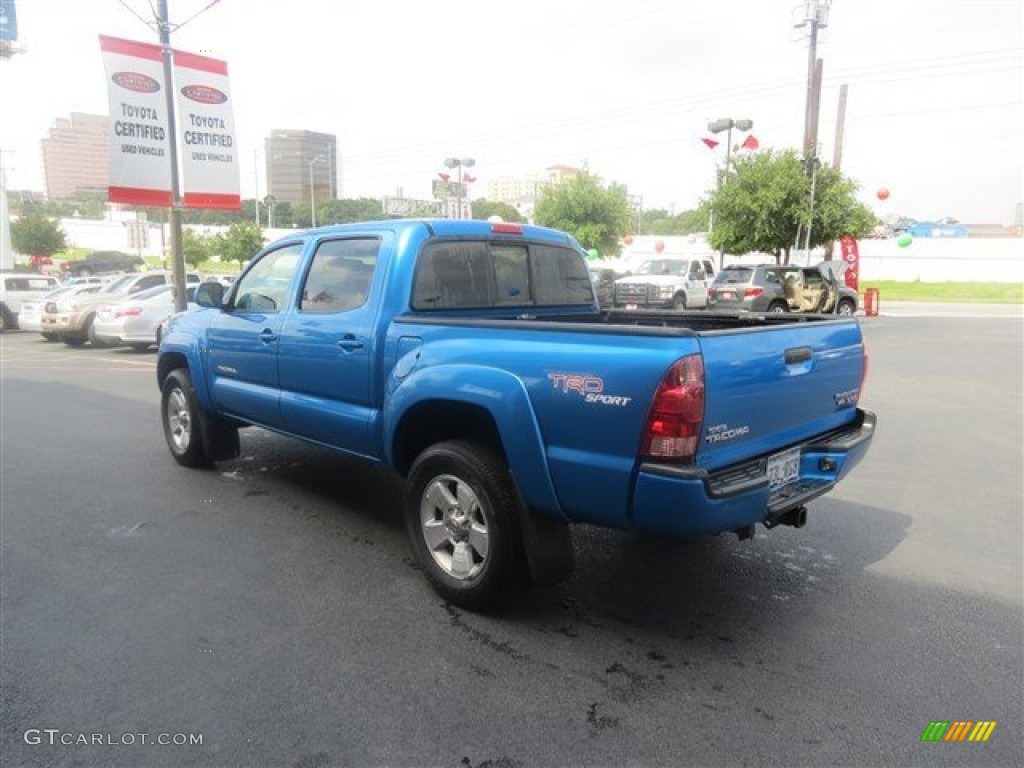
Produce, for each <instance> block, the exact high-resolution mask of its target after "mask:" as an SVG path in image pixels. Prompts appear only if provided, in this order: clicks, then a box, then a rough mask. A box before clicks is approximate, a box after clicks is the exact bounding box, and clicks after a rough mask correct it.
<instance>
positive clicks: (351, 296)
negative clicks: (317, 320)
mask: <svg viewBox="0 0 1024 768" xmlns="http://www.w3.org/2000/svg"><path fill="white" fill-rule="evenodd" d="M379 249H380V241H379V240H378V239H376V238H353V239H348V240H327V241H325V242H322V243H320V245H318V246H317V249H316V253H314V254H313V263H312V264H311V265H310V267H309V273H308V274H307V276H306V282H305V284H304V285H303V286H302V293H301V294H300V298H299V309H300V311H302V312H306V313H313V314H329V313H332V312H347V311H348V310H350V309H356V308H357V307H361V306H363V305H364V304H365V303H366V299H367V298H368V297H369V295H370V285H371V284H372V282H373V272H374V269H375V268H376V266H377V252H378V250H379Z"/></svg>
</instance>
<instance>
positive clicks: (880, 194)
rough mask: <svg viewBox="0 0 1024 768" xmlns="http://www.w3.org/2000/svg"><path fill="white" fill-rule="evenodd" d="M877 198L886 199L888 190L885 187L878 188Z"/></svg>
mask: <svg viewBox="0 0 1024 768" xmlns="http://www.w3.org/2000/svg"><path fill="white" fill-rule="evenodd" d="M878 199H879V200H888V199H889V190H888V189H886V188H885V187H882V188H881V189H880V190H878Z"/></svg>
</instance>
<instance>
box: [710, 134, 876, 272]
mask: <svg viewBox="0 0 1024 768" xmlns="http://www.w3.org/2000/svg"><path fill="white" fill-rule="evenodd" d="M811 187H812V183H811V179H810V178H809V177H808V176H807V174H806V173H805V171H804V167H803V163H802V162H801V160H800V158H799V157H798V156H797V154H796V152H794V151H792V150H787V151H785V152H773V151H771V150H768V151H764V152H758V153H757V154H755V155H751V156H749V157H743V158H738V159H737V160H736V163H735V172H734V173H733V174H732V175H731V176H730V178H729V179H728V181H727V182H726V183H724V184H723V185H722V187H721V189H719V190H717V191H716V192H714V193H713V194H712V195H711V199H710V208H711V210H712V211H713V212H714V227H713V230H712V232H711V236H710V238H709V241H710V244H711V246H712V247H713V248H718V249H722V250H724V251H725V252H726V253H732V254H744V253H751V252H755V251H759V252H762V253H771V254H774V256H775V260H776V261H777V262H780V263H786V264H788V263H789V256H790V252H791V250H792V249H793V247H794V246H798V247H803V246H804V244H805V242H806V240H805V238H806V233H807V226H808V222H810V223H811V230H810V231H811V237H810V246H811V247H812V248H813V247H816V246H819V245H824V244H826V243H830V242H832V241H833V240H835V239H837V238H839V237H842V236H843V235H846V234H850V235H853V236H854V237H861V236H863V235H865V234H867V233H869V232H870V231H871V228H872V226H873V225H874V221H875V218H874V215H873V214H872V213H871V211H870V210H868V208H867V207H865V206H864V205H863V204H862V203H860V202H858V201H857V199H856V197H855V193H856V190H857V186H856V184H854V183H853V182H852V181H849V180H848V179H845V178H844V177H843V176H842V175H841V174H840V173H839V172H838V171H836V170H835V169H834V168H831V167H829V166H822V167H821V168H819V169H818V170H817V171H816V173H815V175H814V183H813V188H814V206H813V207H814V215H813V221H811V218H810V217H811V200H810V196H811Z"/></svg>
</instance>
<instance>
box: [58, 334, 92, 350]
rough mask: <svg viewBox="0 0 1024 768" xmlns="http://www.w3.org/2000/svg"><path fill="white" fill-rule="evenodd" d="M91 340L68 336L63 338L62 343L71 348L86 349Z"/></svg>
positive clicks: (85, 337) (76, 335)
mask: <svg viewBox="0 0 1024 768" xmlns="http://www.w3.org/2000/svg"><path fill="white" fill-rule="evenodd" d="M88 340H89V339H88V337H87V336H81V335H78V334H67V335H65V336H62V337H61V341H63V342H64V343H65V344H67V345H68V346H69V347H84V346H85V342H87V341H88Z"/></svg>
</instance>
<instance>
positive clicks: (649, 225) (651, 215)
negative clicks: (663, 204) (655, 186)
mask: <svg viewBox="0 0 1024 768" xmlns="http://www.w3.org/2000/svg"><path fill="white" fill-rule="evenodd" d="M642 220H643V232H644V234H649V235H689V234H692V233H694V232H707V231H708V210H707V207H706V206H701V207H699V208H695V209H693V210H691V211H683V212H682V213H678V214H676V215H675V216H670V215H669V214H668V211H665V210H651V211H644V212H643V219H642Z"/></svg>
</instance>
